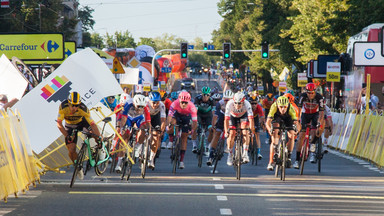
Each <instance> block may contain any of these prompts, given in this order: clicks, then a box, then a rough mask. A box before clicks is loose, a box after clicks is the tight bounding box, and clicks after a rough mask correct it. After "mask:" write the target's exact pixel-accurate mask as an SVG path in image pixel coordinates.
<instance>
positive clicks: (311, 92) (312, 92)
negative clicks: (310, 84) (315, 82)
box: [307, 91, 315, 94]
mask: <svg viewBox="0 0 384 216" xmlns="http://www.w3.org/2000/svg"><path fill="white" fill-rule="evenodd" d="M307 94H315V92H314V91H309V92H307Z"/></svg>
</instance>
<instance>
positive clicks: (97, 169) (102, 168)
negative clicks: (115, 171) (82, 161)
mask: <svg viewBox="0 0 384 216" xmlns="http://www.w3.org/2000/svg"><path fill="white" fill-rule="evenodd" d="M107 147H108V145H107V146H104V151H107V149H108V148H107ZM99 151H100V149H98V152H97V154H96V160H95V161H96V164H95V173H96V175H98V176H101V175H103V174H104V172H105V170H107V167H108V161H109V160H106V161H104V162H103V163H100V164H99V165H98V162H99ZM106 154H107V153H106ZM104 159H105V158H104Z"/></svg>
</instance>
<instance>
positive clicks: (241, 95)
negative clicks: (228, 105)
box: [233, 92, 245, 103]
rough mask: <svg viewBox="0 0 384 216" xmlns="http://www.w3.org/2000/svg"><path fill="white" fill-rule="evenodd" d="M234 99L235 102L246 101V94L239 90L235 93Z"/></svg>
mask: <svg viewBox="0 0 384 216" xmlns="http://www.w3.org/2000/svg"><path fill="white" fill-rule="evenodd" d="M233 100H234V101H235V103H242V102H244V101H245V95H244V93H243V92H237V93H236V94H235V95H233Z"/></svg>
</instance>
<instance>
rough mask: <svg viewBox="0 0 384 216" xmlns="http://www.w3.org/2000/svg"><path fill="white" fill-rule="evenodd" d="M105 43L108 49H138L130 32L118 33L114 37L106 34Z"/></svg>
mask: <svg viewBox="0 0 384 216" xmlns="http://www.w3.org/2000/svg"><path fill="white" fill-rule="evenodd" d="M105 42H106V44H107V46H108V47H118V48H134V47H136V43H135V39H134V38H133V37H132V35H131V33H129V31H125V32H122V31H116V32H115V33H114V34H113V35H110V34H108V33H107V34H106V36H105Z"/></svg>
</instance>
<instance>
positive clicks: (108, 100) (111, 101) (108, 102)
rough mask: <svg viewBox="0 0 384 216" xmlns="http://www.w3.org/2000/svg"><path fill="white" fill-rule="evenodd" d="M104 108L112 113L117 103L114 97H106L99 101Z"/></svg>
mask: <svg viewBox="0 0 384 216" xmlns="http://www.w3.org/2000/svg"><path fill="white" fill-rule="evenodd" d="M100 102H101V103H102V104H103V105H104V106H106V107H108V108H109V109H110V110H111V111H112V112H113V111H114V110H115V108H116V106H117V103H118V101H117V100H116V98H115V96H108V97H105V98H103V99H101V101H100Z"/></svg>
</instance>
